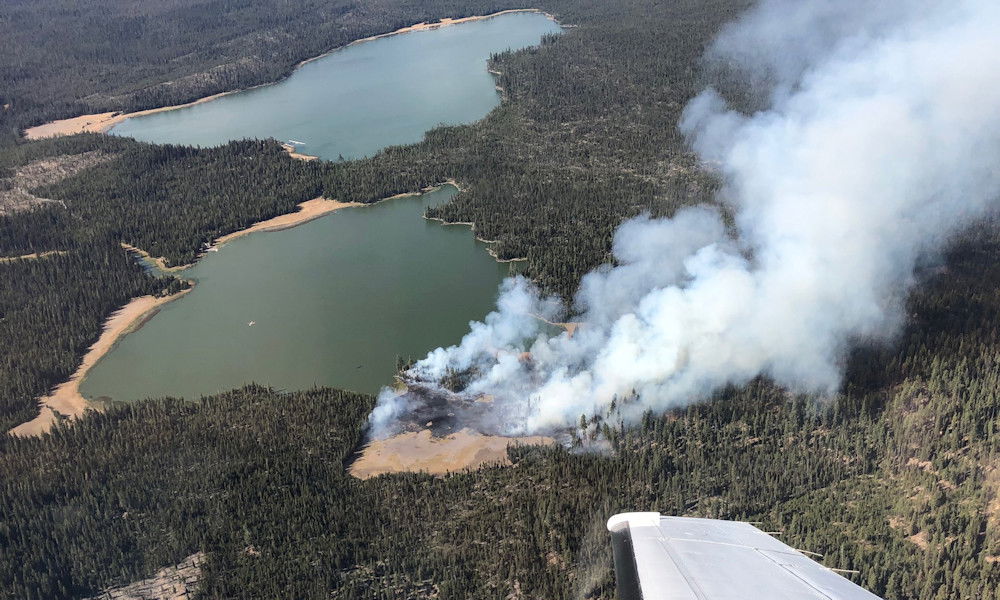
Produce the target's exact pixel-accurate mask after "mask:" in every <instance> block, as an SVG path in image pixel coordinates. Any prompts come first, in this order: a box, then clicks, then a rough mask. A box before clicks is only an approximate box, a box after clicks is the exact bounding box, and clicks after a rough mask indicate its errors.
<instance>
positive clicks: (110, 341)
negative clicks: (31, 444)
mask: <svg viewBox="0 0 1000 600" xmlns="http://www.w3.org/2000/svg"><path fill="white" fill-rule="evenodd" d="M189 291H191V288H188V289H186V290H182V291H180V292H178V293H176V294H172V295H170V296H140V297H138V298H133V299H132V300H131V301H129V303H128V304H126V305H125V306H123V307H122V308H120V309H119V310H117V311H116V312H115V313H113V314H112V315H111V316H110V317H109V318H108V320H107V321H105V322H104V330H103V331H102V332H101V336H100V337H99V338H98V339H97V341H96V342H94V345H93V346H91V347H90V349H89V350H88V351H87V353H86V354H84V355H83V361H82V362H81V363H80V366H79V367H77V369H76V372H75V373H73V375H72V376H71V377H70V378H69V380H68V381H66V382H64V383H61V384H59V385H58V386H56V388H55V389H54V390H52V392H51V393H50V394H49V395H47V396H43V397H42V398H39V400H38V404H39V408H40V412H39V414H38V416H37V417H35V418H34V419H32V420H30V421H28V422H26V423H21V424H20V425H18V426H17V427H14V428H13V429H11V430H10V431H9V432H8V433H10V434H11V435H15V436H18V437H28V436H38V435H41V434H43V433H46V432H48V431H49V430H51V429H52V427H53V426H54V425H55V424H56V422H57V421H58V420H59V418H60V417H62V418H68V419H76V418H78V417H81V416H82V415H83V414H84V413H85V412H86V411H87V409H94V410H97V409H99V407H97V406H95V405H93V404H91V403H90V402H88V401H87V399H86V398H84V397H83V396H82V395H81V394H80V383H81V382H82V381H83V378H84V377H86V375H87V372H88V371H90V369H91V368H92V367H93V366H94V365H96V364H97V362H98V361H99V360H100V359H101V357H103V356H104V355H105V354H107V353H108V351H109V350H111V348H113V347H114V345H115V342H117V341H118V340H119V339H120V338H121V337H122V336H124V335H126V334H128V333H130V332H131V331H133V330H134V329H135V328H136V326H137V325H138V324H140V323H142V322H143V318H144V317H145V316H146V315H148V314H149V313H150V312H152V311H154V310H156V309H158V308H159V307H160V306H163V305H164V304H166V303H167V302H170V301H172V300H176V299H177V298H180V297H181V296H183V295H184V294H186V293H188V292H189Z"/></svg>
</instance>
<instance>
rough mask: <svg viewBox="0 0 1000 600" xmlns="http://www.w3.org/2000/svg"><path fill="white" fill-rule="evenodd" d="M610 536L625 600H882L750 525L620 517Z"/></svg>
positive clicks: (647, 516)
mask: <svg viewBox="0 0 1000 600" xmlns="http://www.w3.org/2000/svg"><path fill="white" fill-rule="evenodd" d="M608 530H609V531H611V539H612V546H613V548H614V555H615V576H616V579H617V581H618V595H619V598H620V599H621V600H881V599H880V598H879V597H878V596H876V595H875V594H872V593H871V592H869V591H867V590H865V589H864V588H861V587H859V586H857V585H855V584H854V583H852V582H851V581H849V580H847V579H845V578H843V577H841V576H840V575H837V574H836V573H834V572H833V571H831V570H830V569H828V568H826V567H824V566H823V565H821V564H819V563H817V562H816V561H814V560H812V559H810V558H809V557H807V556H805V555H804V554H802V553H801V552H799V551H798V550H795V549H794V548H792V547H790V546H787V545H785V544H783V543H781V542H780V541H778V540H776V539H775V538H773V537H771V536H770V535H768V534H766V533H764V532H763V531H761V530H759V529H757V528H756V527H754V526H753V525H750V524H749V523H741V522H737V521H717V520H714V519H693V518H687V517H661V516H660V513H655V512H651V513H622V514H618V515H615V516H613V517H611V519H610V520H609V521H608Z"/></svg>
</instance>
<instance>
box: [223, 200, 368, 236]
mask: <svg viewBox="0 0 1000 600" xmlns="http://www.w3.org/2000/svg"><path fill="white" fill-rule="evenodd" d="M352 206H365V204H364V203H362V202H340V201H339V200H328V199H326V198H313V199H312V200H306V201H305V202H303V203H301V204H299V210H297V211H296V212H292V213H286V214H283V215H278V216H277V217H274V218H273V219H268V220H266V221H261V222H259V223H255V224H253V225H251V226H250V227H247V228H246V229H241V230H239V231H234V232H232V233H229V234H226V235H224V236H222V237H220V238H218V239H216V240H215V245H216V246H218V245H221V244H225V243H226V242H231V241H233V240H235V239H236V238H238V237H243V236H244V235H248V234H251V233H256V232H258V231H280V230H282V229H289V228H291V227H295V226H296V225H301V224H303V223H306V222H308V221H312V220H313V219H318V218H320V217H322V216H323V215H327V214H330V213H332V212H334V211H337V210H340V209H342V208H350V207H352Z"/></svg>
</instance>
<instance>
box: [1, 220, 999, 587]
mask: <svg viewBox="0 0 1000 600" xmlns="http://www.w3.org/2000/svg"><path fill="white" fill-rule="evenodd" d="M997 244H998V242H997V241H996V240H995V239H991V240H987V241H982V240H979V241H976V242H974V243H970V244H969V245H967V246H964V247H962V248H960V249H959V250H957V251H956V252H955V253H954V254H953V256H952V258H951V261H950V262H949V267H948V272H947V273H942V274H938V275H936V276H933V277H932V278H931V279H930V281H929V282H928V285H927V286H926V287H925V288H924V289H923V290H922V291H921V292H920V293H919V294H917V295H916V297H914V298H913V299H912V301H911V305H910V311H911V313H913V314H914V315H915V320H914V323H913V325H912V326H911V327H909V328H908V329H907V331H906V332H905V334H904V335H903V336H902V338H901V339H900V342H899V344H898V346H897V347H896V348H894V349H891V350H889V349H870V350H867V351H859V352H858V353H857V355H856V356H855V357H854V359H853V360H852V363H851V366H850V374H849V378H848V382H847V385H846V387H845V392H844V393H843V394H840V395H838V396H836V397H833V398H828V399H823V400H822V401H820V402H817V401H816V400H815V399H809V398H789V397H788V396H787V395H786V394H785V393H784V392H782V391H781V390H779V389H776V388H775V387H774V386H772V385H770V384H768V383H767V382H766V381H756V382H754V383H752V384H750V385H748V386H745V387H743V388H740V389H729V390H725V391H724V392H721V393H720V394H718V395H717V397H716V398H713V399H712V400H711V401H708V402H705V403H703V404H700V405H696V406H693V407H691V408H688V409H685V410H680V411H677V412H674V413H671V414H668V415H665V416H662V417H656V416H652V415H650V416H648V417H647V418H645V419H644V420H643V422H642V423H641V424H639V425H638V426H636V427H632V428H628V429H624V430H622V429H620V428H619V427H617V426H616V425H615V415H614V414H611V415H607V416H606V419H605V423H604V424H602V425H601V427H600V429H603V434H602V435H604V436H605V437H606V438H607V439H609V440H610V441H611V446H612V448H613V449H612V450H611V451H609V452H606V453H579V452H575V451H572V450H567V449H563V448H554V449H537V448H536V449H530V448H529V449H518V450H514V451H512V453H513V457H514V459H515V461H516V466H515V467H512V468H491V469H484V470H481V471H478V472H474V473H469V474H461V475H453V476H450V477H445V478H435V477H430V476H424V475H391V476H382V477H378V478H375V479H371V480H368V481H359V480H355V479H353V478H351V477H350V476H348V475H347V474H346V472H345V465H346V464H347V463H348V462H349V461H350V460H351V458H352V455H353V453H354V450H355V448H356V447H357V445H358V443H359V442H360V440H361V438H362V435H363V428H364V424H365V422H366V416H367V412H368V410H369V409H370V407H371V406H372V403H373V399H372V398H371V397H367V396H361V395H356V394H350V393H346V392H338V391H333V390H327V389H319V390H311V391H304V392H292V393H285V394H279V393H276V392H273V391H270V390H267V389H264V388H259V387H251V388H245V389H242V390H237V391H234V392H231V393H227V394H222V395H220V396H217V397H213V398H207V399H203V400H201V401H197V402H189V401H176V400H168V401H162V402H146V403H141V404H132V405H122V406H119V407H117V408H115V409H114V410H111V411H109V412H108V413H106V414H100V415H93V416H92V417H90V418H88V419H86V420H84V421H82V422H80V423H78V424H76V425H74V426H72V427H67V428H62V429H59V430H57V431H56V432H55V433H54V434H53V435H50V436H48V437H46V438H44V439H29V440H13V439H7V440H4V441H3V442H0V475H2V480H3V481H4V482H5V485H4V486H3V488H2V490H0V512H2V514H3V515H4V516H5V519H4V520H3V522H2V524H0V547H2V548H4V550H5V551H4V553H2V554H0V590H4V591H3V592H2V593H0V597H4V598H70V597H74V596H76V597H79V596H81V595H86V594H90V593H94V592H96V591H98V590H100V589H103V588H104V587H106V586H108V585H110V584H112V583H122V582H127V581H130V580H134V579H138V578H140V577H142V576H145V575H148V574H149V573H151V572H153V571H155V570H156V569H158V568H159V567H161V566H163V565H168V564H173V563H176V562H178V561H180V560H181V559H182V558H184V557H185V556H188V555H190V554H192V553H194V552H197V551H204V552H206V553H207V555H208V564H207V566H206V569H205V574H204V580H203V582H202V586H203V587H202V592H203V597H206V598H234V597H240V598H276V597H295V598H329V597H331V594H332V597H335V598H403V597H405V598H430V597H437V598H442V599H449V598H455V599H466V598H506V597H511V596H513V597H523V598H550V599H554V598H566V599H571V598H580V597H589V598H609V599H610V598H612V597H613V580H612V578H611V570H610V551H609V546H608V543H607V538H606V533H605V532H604V530H603V522H604V520H605V519H606V518H607V516H608V515H610V514H612V513H614V512H616V511H620V510H628V509H632V508H635V507H657V508H658V509H659V510H661V511H662V512H664V513H671V514H686V515H700V516H709V517H721V518H737V519H746V520H750V521H755V522H760V523H761V524H762V526H763V527H764V528H766V529H767V530H770V531H782V532H783V534H782V539H783V540H784V541H786V543H789V544H791V545H793V546H795V547H797V548H802V549H806V550H810V551H813V552H818V553H821V554H823V555H824V556H823V558H822V559H821V560H822V562H824V564H827V565H829V566H832V567H836V568H841V569H851V570H858V571H860V574H859V575H856V576H855V578H856V580H857V581H858V582H859V583H861V584H863V585H865V586H867V587H869V588H870V589H872V590H873V591H874V592H876V593H878V594H881V595H884V596H885V597H886V598H888V599H890V600H897V599H902V598H930V599H936V598H941V599H944V598H968V599H973V598H974V599H983V600H993V599H994V598H997V591H998V590H1000V564H998V563H1000V561H998V556H1000V518H998V517H1000V514H998V512H997V505H996V492H997V487H998V486H1000V479H998V477H997V470H996V459H997V455H998V452H1000V443H998V439H1000V438H998V436H997V428H998V426H1000V421H998V417H1000V414H998V407H997V402H996V394H995V390H996V385H997V383H998V381H997V377H998V372H997V367H996V361H995V356H996V353H997V351H998V348H997V337H996V336H995V332H996V331H997V329H998V326H1000V321H998V317H997V315H998V314H1000V310H998V309H1000V305H998V298H997V295H996V293H995V289H996V286H997V284H998V283H1000V268H997V267H996V266H991V267H989V268H988V269H986V270H985V271H986V272H985V276H984V269H983V266H982V263H981V262H980V261H981V260H982V256H983V255H984V254H985V255H993V254H994V253H995V252H996V251H997ZM605 425H606V426H605Z"/></svg>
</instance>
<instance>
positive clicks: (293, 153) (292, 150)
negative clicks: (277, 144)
mask: <svg viewBox="0 0 1000 600" xmlns="http://www.w3.org/2000/svg"><path fill="white" fill-rule="evenodd" d="M281 147H282V148H284V149H285V152H287V153H288V156H291V157H292V158H297V159H299V160H304V161H306V162H309V161H310V160H316V159H318V158H319V157H318V156H313V155H312V154H302V153H301V152H296V150H295V146H293V145H292V144H286V143H284V142H282V143H281Z"/></svg>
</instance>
